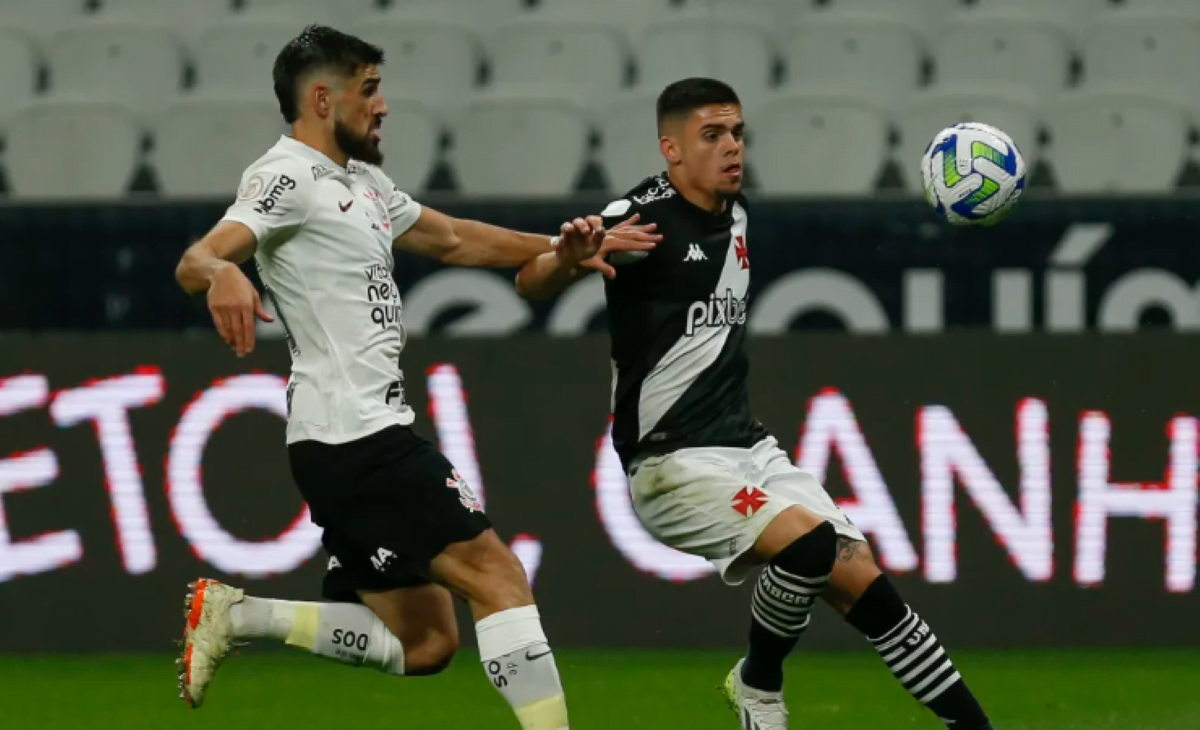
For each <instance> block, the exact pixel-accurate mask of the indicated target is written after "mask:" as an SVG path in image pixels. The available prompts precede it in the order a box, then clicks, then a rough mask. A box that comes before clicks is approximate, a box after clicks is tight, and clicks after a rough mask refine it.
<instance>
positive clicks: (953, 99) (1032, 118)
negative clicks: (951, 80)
mask: <svg viewBox="0 0 1200 730" xmlns="http://www.w3.org/2000/svg"><path fill="white" fill-rule="evenodd" d="M1037 105H1038V99H1037V97H1036V96H1035V95H1034V94H1033V93H1032V92H1031V91H1030V90H1029V89H1027V88H1025V87H1004V86H976V85H964V86H962V87H938V88H936V89H933V90H930V91H927V92H925V93H923V94H919V95H917V96H915V97H913V98H912V100H911V101H910V102H908V104H907V105H906V106H905V107H903V108H902V109H901V110H900V111H899V112H898V114H897V119H896V121H897V124H898V127H899V129H900V145H899V147H898V148H897V150H896V163H897V167H898V168H899V170H900V174H901V178H902V179H903V181H904V187H905V188H907V189H908V190H912V191H920V190H921V187H922V181H921V166H920V160H921V156H922V155H923V154H924V153H925V149H926V148H927V147H928V146H929V143H930V141H931V140H932V139H933V138H934V136H935V135H936V134H937V133H938V132H940V131H942V130H943V129H945V128H946V127H949V126H952V125H955V124H961V123H963V122H979V123H982V124H990V125H991V126H993V127H996V128H997V129H1000V130H1001V131H1003V132H1005V133H1007V134H1008V136H1010V137H1012V139H1013V142H1015V143H1016V145H1017V149H1019V150H1021V153H1022V154H1023V155H1024V157H1025V161H1026V164H1027V165H1029V166H1032V165H1033V163H1034V161H1035V160H1036V159H1037V157H1038V150H1039V148H1038V123H1037V117H1036V109H1037Z"/></svg>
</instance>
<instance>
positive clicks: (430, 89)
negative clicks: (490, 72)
mask: <svg viewBox="0 0 1200 730" xmlns="http://www.w3.org/2000/svg"><path fill="white" fill-rule="evenodd" d="M349 32H352V33H354V34H356V35H358V36H360V37H361V38H363V39H365V40H367V41H370V42H371V43H374V44H375V45H377V46H379V47H380V48H382V49H383V51H384V53H385V54H386V62H385V66H384V68H383V69H382V70H381V74H382V75H383V79H384V83H383V91H384V96H385V98H387V99H389V101H390V100H391V96H392V95H393V94H396V93H398V94H400V95H402V96H404V97H408V98H415V99H419V100H421V101H423V102H424V103H426V104H429V105H432V106H434V107H435V108H437V109H448V108H452V107H454V106H455V105H457V104H461V103H462V102H463V101H464V99H465V98H466V97H467V95H469V94H470V93H471V92H472V90H474V89H475V87H476V85H477V84H478V82H479V68H480V64H481V62H482V49H481V44H480V41H479V38H478V37H477V36H476V35H475V33H474V32H473V31H472V30H471V29H470V28H469V27H465V26H463V25H461V24H459V23H456V22H454V21H452V20H450V19H448V18H441V19H438V18H412V19H409V20H400V19H397V18H395V17H387V18H384V19H381V20H376V21H372V22H370V23H366V24H362V25H357V26H352V27H351V28H349ZM390 106H392V111H393V112H394V111H395V105H394V104H392V105H390Z"/></svg>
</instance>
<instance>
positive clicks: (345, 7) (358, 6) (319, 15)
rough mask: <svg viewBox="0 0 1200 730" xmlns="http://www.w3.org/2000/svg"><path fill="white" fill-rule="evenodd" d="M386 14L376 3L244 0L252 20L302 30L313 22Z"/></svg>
mask: <svg viewBox="0 0 1200 730" xmlns="http://www.w3.org/2000/svg"><path fill="white" fill-rule="evenodd" d="M380 12H382V9H381V8H380V6H379V3H378V2H377V1H376V0H243V7H242V13H243V15H244V16H245V17H247V18H249V19H258V18H262V19H265V20H275V19H279V20H288V21H290V22H292V23H295V24H296V25H297V26H299V27H300V28H303V27H304V26H306V25H309V24H311V23H324V24H338V25H339V27H340V24H344V23H346V22H356V21H361V20H363V19H364V18H365V17H366V16H370V15H373V14H377V13H380Z"/></svg>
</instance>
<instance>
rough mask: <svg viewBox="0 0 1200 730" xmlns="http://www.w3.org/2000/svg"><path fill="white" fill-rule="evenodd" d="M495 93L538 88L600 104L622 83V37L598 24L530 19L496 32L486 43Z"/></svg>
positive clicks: (624, 54) (624, 60)
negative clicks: (489, 53)
mask: <svg viewBox="0 0 1200 730" xmlns="http://www.w3.org/2000/svg"><path fill="white" fill-rule="evenodd" d="M489 46H490V48H491V53H492V84H493V86H494V87H495V88H496V89H497V90H503V89H509V90H522V91H523V90H525V89H529V88H536V87H540V88H542V89H544V90H546V91H547V93H550V94H556V95H561V96H562V97H563V98H566V99H570V100H573V101H576V102H578V103H586V104H604V103H607V102H608V101H609V100H611V99H612V98H613V97H614V96H615V95H616V94H617V92H618V91H620V89H621V88H622V86H623V85H624V82H625V77H626V70H627V66H628V62H629V53H628V47H627V44H626V43H625V40H624V38H623V37H622V36H621V35H620V34H618V33H617V32H616V31H615V30H613V29H612V28H611V27H609V26H607V25H605V24H604V23H601V22H590V21H580V20H569V19H552V18H550V19H547V18H543V19H535V18H530V19H526V20H520V21H516V22H513V23H509V24H507V25H505V26H503V27H501V28H500V29H499V30H497V31H496V33H495V35H493V36H492V38H491V42H490V44H489Z"/></svg>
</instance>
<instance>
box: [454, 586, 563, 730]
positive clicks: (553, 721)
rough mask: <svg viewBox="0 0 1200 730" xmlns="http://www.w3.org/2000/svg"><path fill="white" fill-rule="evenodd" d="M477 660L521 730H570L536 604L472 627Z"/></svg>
mask: <svg viewBox="0 0 1200 730" xmlns="http://www.w3.org/2000/svg"><path fill="white" fill-rule="evenodd" d="M475 636H476V638H477V639H478V641H479V658H480V660H481V661H482V662H483V668H484V670H485V671H486V672H487V674H488V678H489V679H491V680H492V685H493V686H494V687H495V688H496V689H498V690H500V694H501V695H503V696H504V699H505V700H507V701H508V704H509V706H510V707H512V708H513V712H514V713H516V715H517V719H518V720H520V722H521V727H522V728H523V730H569V726H568V724H567V701H566V698H565V697H564V695H563V689H562V681H561V680H560V679H559V677H558V666H557V665H556V664H555V663H554V654H553V653H551V651H550V645H549V644H548V643H547V642H546V634H545V632H543V631H542V622H541V618H540V617H539V616H538V610H537V606H524V607H522V608H510V609H508V610H507V611H501V612H500V613H496V614H492V615H491V616H488V617H487V618H485V619H483V620H482V621H480V622H479V623H477V624H475Z"/></svg>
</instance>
